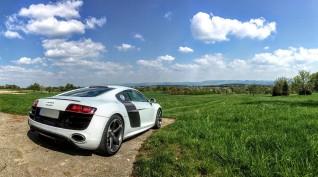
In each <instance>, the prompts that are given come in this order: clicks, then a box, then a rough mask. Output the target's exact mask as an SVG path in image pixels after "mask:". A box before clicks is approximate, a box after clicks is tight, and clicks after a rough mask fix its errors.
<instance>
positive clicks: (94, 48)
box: [42, 39, 131, 82]
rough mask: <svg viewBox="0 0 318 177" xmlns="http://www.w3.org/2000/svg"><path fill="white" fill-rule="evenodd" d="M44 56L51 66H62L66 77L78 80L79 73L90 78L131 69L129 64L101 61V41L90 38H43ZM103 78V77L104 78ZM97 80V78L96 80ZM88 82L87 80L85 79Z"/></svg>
mask: <svg viewBox="0 0 318 177" xmlns="http://www.w3.org/2000/svg"><path fill="white" fill-rule="evenodd" d="M42 46H43V47H44V49H45V50H46V51H45V56H46V57H47V58H48V59H49V60H50V61H51V62H52V66H54V67H58V68H62V70H63V71H65V72H66V74H69V76H68V78H72V79H74V80H76V81H77V82H80V80H81V76H78V75H77V73H78V72H80V73H81V75H89V77H92V80H94V77H95V80H96V78H100V79H102V77H106V74H118V75H120V74H121V73H123V72H127V71H129V70H130V69H131V66H130V65H129V64H121V63H115V62H107V61H103V54H104V52H105V51H106V49H105V46H104V45H103V44H101V43H96V42H93V41H92V40H91V39H82V40H79V41H67V40H64V39H52V40H48V39H47V40H44V41H43V42H42ZM104 79H105V78H104ZM96 81H97V80H96ZM87 82H88V81H87Z"/></svg>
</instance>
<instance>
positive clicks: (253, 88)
mask: <svg viewBox="0 0 318 177" xmlns="http://www.w3.org/2000/svg"><path fill="white" fill-rule="evenodd" d="M247 89H248V92H249V93H250V94H253V96H254V95H255V94H256V93H259V91H260V85H257V84H253V85H249V86H248V88H247Z"/></svg>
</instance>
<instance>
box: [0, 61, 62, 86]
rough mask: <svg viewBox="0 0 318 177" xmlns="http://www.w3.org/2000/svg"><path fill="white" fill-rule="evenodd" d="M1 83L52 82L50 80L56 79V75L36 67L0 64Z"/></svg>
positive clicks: (25, 84) (23, 84) (21, 84)
mask: <svg viewBox="0 0 318 177" xmlns="http://www.w3.org/2000/svg"><path fill="white" fill-rule="evenodd" d="M0 78H1V82H0V85H1V84H16V85H19V86H27V85H30V84H33V83H34V82H40V83H43V84H44V83H47V84H48V85H51V84H52V81H53V80H55V79H58V75H55V74H54V73H52V72H49V71H44V70H42V69H36V68H24V67H20V66H10V65H7V66H0Z"/></svg>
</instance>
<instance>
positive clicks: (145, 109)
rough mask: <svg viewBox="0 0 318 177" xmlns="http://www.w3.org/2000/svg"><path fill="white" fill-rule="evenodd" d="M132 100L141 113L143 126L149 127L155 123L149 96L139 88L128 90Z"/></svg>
mask: <svg viewBox="0 0 318 177" xmlns="http://www.w3.org/2000/svg"><path fill="white" fill-rule="evenodd" d="M126 93H127V94H128V96H129V97H130V100H131V102H132V103H133V104H134V105H135V106H136V109H137V111H138V112H139V115H140V124H141V127H147V126H150V125H152V124H153V123H154V118H155V117H154V111H153V106H152V105H151V104H150V103H149V102H148V100H147V98H146V97H145V96H144V95H143V94H142V93H140V92H139V91H137V90H126Z"/></svg>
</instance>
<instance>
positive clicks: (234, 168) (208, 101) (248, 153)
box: [0, 92, 318, 176]
mask: <svg viewBox="0 0 318 177" xmlns="http://www.w3.org/2000/svg"><path fill="white" fill-rule="evenodd" d="M145 94H146V95H147V97H148V98H151V97H154V98H156V100H157V102H159V103H160V104H161V105H162V107H163V110H164V117H172V118H176V119H177V120H176V122H175V123H173V124H171V125H169V126H167V127H166V128H164V129H161V130H159V131H155V133H154V134H152V136H151V137H150V138H149V139H148V140H147V141H146V142H145V143H144V145H143V147H142V149H141V150H140V155H139V157H138V158H137V161H136V163H135V169H134V176H205V175H206V176H317V175H318V168H317V167H318V109H317V107H318V94H314V95H311V96H297V95H291V96H288V97H271V96H269V95H255V96H254V97H253V96H251V95H202V96H201V95H198V96H178V95H177V96H171V95H164V94H161V93H158V92H146V93H145ZM47 96H50V94H45V93H31V94H25V95H0V111H1V112H7V113H13V114H21V115H27V114H28V111H29V108H30V106H31V104H32V103H33V101H34V100H35V99H36V98H40V97H47Z"/></svg>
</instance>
